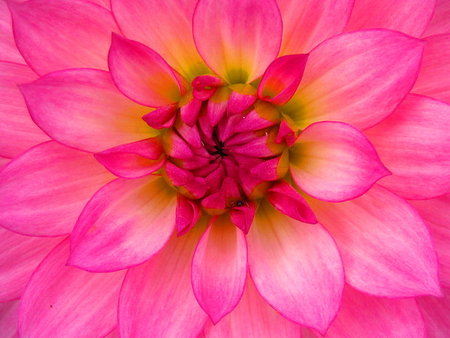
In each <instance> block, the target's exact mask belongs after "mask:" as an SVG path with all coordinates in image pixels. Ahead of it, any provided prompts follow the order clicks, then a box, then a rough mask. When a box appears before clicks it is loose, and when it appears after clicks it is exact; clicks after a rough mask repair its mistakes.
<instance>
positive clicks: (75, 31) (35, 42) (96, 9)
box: [8, 0, 119, 75]
mask: <svg viewBox="0 0 450 338" xmlns="http://www.w3.org/2000/svg"><path fill="white" fill-rule="evenodd" d="M8 5H9V8H10V10H11V13H12V17H13V28H14V37H15V41H16V43H17V47H18V48H19V50H20V52H21V53H22V55H23V57H24V58H25V60H26V61H27V63H28V64H29V65H30V66H31V68H33V70H35V71H36V72H37V73H38V74H40V75H42V74H45V73H48V72H51V71H55V70H60V69H66V68H99V69H105V70H107V69H108V65H107V62H106V60H107V55H108V49H109V45H110V36H111V32H119V28H118V27H117V26H116V23H115V22H114V20H113V17H112V15H111V13H110V12H109V11H107V10H106V9H104V8H102V7H100V6H97V5H94V4H92V3H89V2H88V1H81V0H31V1H26V2H18V1H8ZM86 23H89V24H86Z"/></svg>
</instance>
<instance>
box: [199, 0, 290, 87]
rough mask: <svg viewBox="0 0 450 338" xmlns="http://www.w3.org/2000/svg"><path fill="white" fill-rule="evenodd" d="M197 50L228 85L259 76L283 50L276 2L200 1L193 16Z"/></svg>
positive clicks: (271, 0) (253, 0) (255, 0)
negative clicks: (281, 48) (281, 49)
mask: <svg viewBox="0 0 450 338" xmlns="http://www.w3.org/2000/svg"><path fill="white" fill-rule="evenodd" d="M193 34H194V40H195V44H196V46H197V49H198V51H199V53H200V55H201V56H202V58H203V59H204V60H205V62H206V64H207V65H208V66H209V67H210V68H211V69H212V70H213V71H214V72H215V73H216V74H218V75H219V76H221V77H222V78H224V79H225V80H226V81H228V83H248V82H251V81H253V80H255V79H256V78H258V77H260V76H261V75H262V74H263V72H264V71H265V69H266V68H267V66H268V65H269V64H270V63H271V62H272V61H273V60H274V59H275V58H276V57H277V55H278V51H279V50H280V44H281V34H282V21H281V15H280V12H279V9H278V6H277V4H276V2H275V1H274V0H248V1H245V2H243V1H239V0H229V1H226V2H222V1H215V0H200V1H199V2H198V4H197V7H196V8H195V12H194V17H193Z"/></svg>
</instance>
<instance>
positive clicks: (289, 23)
mask: <svg viewBox="0 0 450 338" xmlns="http://www.w3.org/2000/svg"><path fill="white" fill-rule="evenodd" d="M277 3H278V5H279V6H280V11H281V16H282V17H283V44H282V46H281V55H287V54H299V53H308V52H309V51H311V49H312V48H314V47H315V46H317V45H318V44H319V43H320V42H322V41H324V40H326V39H327V38H329V37H332V36H334V35H336V34H339V33H341V32H342V31H343V29H344V27H345V25H346V24H347V21H348V18H349V17H350V13H351V11H352V8H353V3H354V0H277Z"/></svg>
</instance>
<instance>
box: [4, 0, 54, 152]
mask: <svg viewBox="0 0 450 338" xmlns="http://www.w3.org/2000/svg"><path fill="white" fill-rule="evenodd" d="M2 3H3V2H2ZM36 78H37V75H36V74H35V73H34V72H33V71H32V70H31V69H30V68H29V67H28V66H25V65H19V64H15V63H10V62H1V61H0V91H1V93H2V97H1V99H0V134H1V135H2V136H1V138H0V155H1V156H3V157H9V158H13V157H15V156H17V155H19V154H20V153H22V152H24V151H25V150H27V149H28V148H31V147H32V146H34V145H36V144H38V143H41V142H45V141H48V139H49V138H48V136H47V135H45V133H44V132H43V131H42V130H40V129H39V128H38V126H36V124H34V123H33V121H32V120H31V117H30V114H29V112H28V110H27V107H26V105H25V101H24V99H23V96H22V94H21V93H20V91H19V89H18V88H17V85H18V84H22V83H27V82H30V81H34V80H36Z"/></svg>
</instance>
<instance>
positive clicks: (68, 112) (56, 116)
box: [20, 69, 157, 152]
mask: <svg viewBox="0 0 450 338" xmlns="http://www.w3.org/2000/svg"><path fill="white" fill-rule="evenodd" d="M20 89H21V91H22V93H23V95H24V97H25V101H26V103H27V106H28V109H29V110H30V114H31V117H32V118H33V120H34V122H35V123H36V124H37V125H38V126H39V127H41V128H42V130H44V131H45V132H46V133H47V134H48V135H50V137H51V138H52V139H54V140H56V141H58V142H60V143H63V144H65V145H67V146H69V147H73V148H76V149H80V150H86V151H91V152H99V151H102V150H105V149H108V148H112V147H115V146H118V145H120V144H124V143H130V142H133V141H138V140H141V139H144V138H148V137H150V136H154V135H156V134H157V132H156V131H154V130H153V129H151V128H150V127H149V126H148V125H147V124H146V123H145V122H143V121H142V119H141V117H142V116H143V115H145V113H146V112H148V109H149V108H147V107H143V106H140V105H138V104H136V103H134V102H133V101H131V100H129V99H127V98H126V97H125V96H123V94H122V93H121V92H119V91H118V90H117V89H116V87H115V85H114V83H113V82H112V80H111V78H110V76H109V74H108V73H107V72H104V71H100V70H94V69H72V70H63V71H59V72H55V73H51V74H48V75H46V76H44V77H41V78H40V79H39V80H37V81H35V82H33V83H30V84H26V85H22V86H21V87H20Z"/></svg>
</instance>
